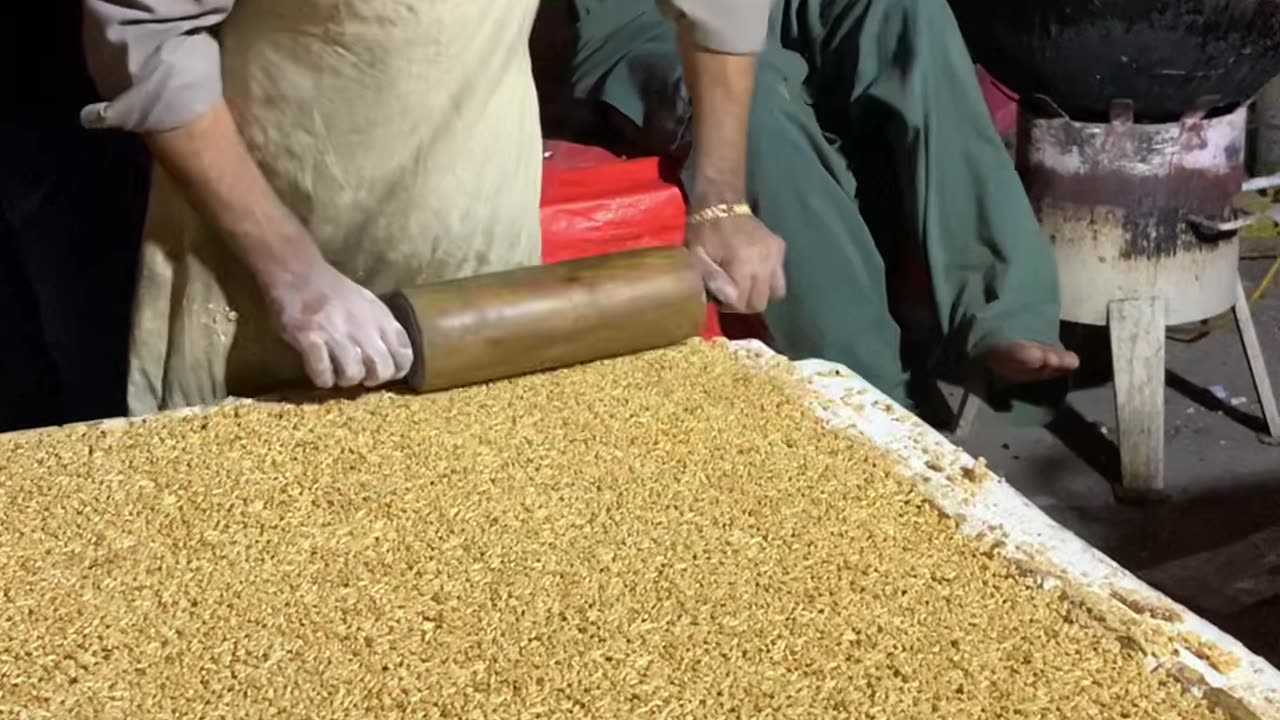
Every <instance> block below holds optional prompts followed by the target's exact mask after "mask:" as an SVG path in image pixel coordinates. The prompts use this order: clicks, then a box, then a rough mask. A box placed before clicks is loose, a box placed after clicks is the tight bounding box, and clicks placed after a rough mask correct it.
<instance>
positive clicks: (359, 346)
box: [267, 258, 413, 388]
mask: <svg viewBox="0 0 1280 720" xmlns="http://www.w3.org/2000/svg"><path fill="white" fill-rule="evenodd" d="M267 302H268V305H269V306H270V308H271V312H272V316H273V318H274V320H275V322H276V326H277V327H278V328H279V330H280V334H281V336H283V337H284V339H285V341H286V342H288V343H289V344H290V345H292V346H293V348H294V349H295V350H297V351H298V354H299V355H301V356H302V362H303V365H304V366H305V367H306V370H307V376H308V377H309V378H311V382H312V383H313V384H314V385H315V386H316V387H318V388H331V387H334V386H335V385H336V386H338V387H354V386H356V385H363V386H365V387H376V386H378V385H383V384H385V383H388V382H391V381H392V380H399V379H401V378H403V377H404V376H405V375H406V374H407V373H408V372H409V366H410V365H411V364H412V363H413V347H412V346H411V345H410V344H409V336H408V334H406V333H405V331H404V328H402V327H401V326H400V324H399V323H398V322H396V319H395V317H393V316H392V315H391V311H390V310H389V309H387V306H386V305H385V304H383V302H382V301H381V300H379V299H378V298H377V297H375V296H374V295H373V293H371V292H369V291H368V290H366V289H365V288H363V287H361V286H360V285H358V284H356V283H355V282H353V281H351V280H350V279H348V278H347V277H346V276H345V275H343V274H342V273H340V272H338V271H337V270H336V269H334V267H333V266H332V265H329V264H328V263H327V262H325V261H324V260H322V259H319V258H317V259H316V261H315V262H314V263H312V267H311V268H309V269H307V270H306V271H304V272H302V273H290V274H289V275H288V276H286V278H285V279H283V280H277V281H273V282H272V284H271V286H269V287H268V288H267Z"/></svg>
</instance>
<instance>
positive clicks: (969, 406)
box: [951, 390, 979, 440]
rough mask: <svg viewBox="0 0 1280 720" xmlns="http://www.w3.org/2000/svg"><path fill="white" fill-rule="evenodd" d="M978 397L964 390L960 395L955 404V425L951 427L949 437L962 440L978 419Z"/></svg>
mask: <svg viewBox="0 0 1280 720" xmlns="http://www.w3.org/2000/svg"><path fill="white" fill-rule="evenodd" d="M978 409H979V406H978V398H976V397H974V395H973V393H972V392H971V391H969V390H965V391H964V392H963V393H962V394H961V395H960V402H959V404H958V405H956V410H955V415H956V418H955V425H954V426H953V427H952V428H951V438H952V439H953V440H963V439H964V437H965V436H966V435H968V434H969V431H970V430H972V429H973V425H974V423H975V422H977V419H978Z"/></svg>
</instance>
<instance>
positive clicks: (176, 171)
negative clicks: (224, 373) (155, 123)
mask: <svg viewBox="0 0 1280 720" xmlns="http://www.w3.org/2000/svg"><path fill="white" fill-rule="evenodd" d="M146 138H147V144H148V145H149V146H150V148H151V151H152V153H153V154H154V155H155V157H156V159H157V160H158V161H159V162H160V164H161V165H162V166H163V167H164V168H165V169H166V170H167V171H168V172H169V174H170V175H172V176H173V178H174V179H175V180H176V181H177V182H178V183H179V185H180V186H181V187H182V188H183V189H184V191H185V193H186V196H187V198H188V199H189V200H190V202H191V203H192V204H193V205H194V206H195V207H196V208H197V210H199V211H200V212H201V213H203V214H204V215H205V216H206V217H207V218H208V219H209V220H210V221H211V222H213V223H214V225H215V226H216V227H217V228H218V229H219V230H220V231H221V233H222V235H223V237H224V238H226V240H227V242H228V243H229V244H230V245H231V248H232V250H233V251H234V252H235V253H236V254H237V255H238V256H239V257H240V258H241V260H242V261H243V262H244V263H245V264H246V265H247V266H248V267H249V269H250V270H251V271H252V272H253V274H254V276H255V277H256V278H258V280H259V282H260V283H262V284H264V285H266V286H270V285H272V284H274V282H273V281H274V280H276V279H287V277H288V276H290V275H292V274H294V273H298V272H301V271H303V270H305V269H307V268H309V267H310V266H311V264H312V263H314V262H315V261H317V260H318V258H319V252H318V251H317V249H316V247H315V244H314V242H313V241H312V240H311V237H310V234H309V233H308V232H307V231H306V229H305V228H304V227H303V226H302V224H301V223H299V222H298V220H297V218H296V217H295V216H294V215H293V213H292V212H290V211H289V209H288V208H287V207H285V205H284V203H283V202H281V200H280V198H279V197H278V196H277V195H276V193H275V191H274V190H272V188H271V186H270V185H269V184H268V183H267V180H266V178H265V177H264V176H263V174H262V171H261V170H259V168H258V165H257V163H256V162H255V161H254V159H253V156H252V155H250V153H249V150H248V148H247V147H246V146H245V144H244V141H243V140H242V139H241V137H240V133H239V130H238V129H237V128H236V124H235V120H234V119H233V118H232V116H231V113H230V111H229V110H228V109H227V106H226V104H225V103H224V102H222V101H218V102H217V103H216V104H215V105H214V107H213V108H212V109H211V110H209V111H208V112H205V113H204V114H202V115H200V116H199V117H197V118H196V119H195V120H194V121H192V122H190V123H187V124H186V125H184V126H182V127H180V128H177V129H175V130H168V131H164V132H157V133H151V134H149V135H147V136H146ZM265 289H266V288H264V290H265Z"/></svg>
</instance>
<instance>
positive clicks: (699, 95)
mask: <svg viewBox="0 0 1280 720" xmlns="http://www.w3.org/2000/svg"><path fill="white" fill-rule="evenodd" d="M757 10H760V11H762V12H764V13H765V14H767V13H768V8H767V6H764V7H761V8H757ZM762 27H763V25H762ZM677 32H678V35H679V40H680V54H681V57H682V58H683V60H684V77H685V83H686V84H687V85H688V86H689V92H690V94H691V96H692V99H693V154H692V156H691V158H690V162H691V163H692V164H693V175H694V177H693V180H692V187H691V188H689V191H690V208H691V209H692V210H693V211H694V215H693V216H691V217H690V222H689V224H688V226H687V230H686V243H687V244H688V246H689V249H690V251H691V252H692V253H693V256H694V259H695V260H697V261H698V262H699V263H700V264H701V265H702V274H703V278H704V280H705V282H706V285H707V290H709V291H710V292H711V294H712V295H714V296H715V297H716V298H717V299H719V300H720V302H721V304H722V306H723V308H724V309H725V310H728V311H730V312H740V313H758V312H762V311H763V310H764V309H765V306H766V305H768V304H769V300H770V299H775V300H776V299H778V298H781V297H782V296H783V295H784V294H785V293H786V281H785V280H784V278H783V274H782V260H783V255H784V254H785V252H786V248H785V246H784V244H783V242H782V239H781V238H779V237H778V236H777V235H774V234H773V233H772V232H770V231H769V229H768V228H766V227H765V226H764V225H763V224H762V223H761V222H760V221H759V220H756V219H755V218H754V217H752V216H750V214H747V213H746V212H744V213H743V214H741V215H737V214H734V215H730V216H728V217H709V218H702V217H697V215H698V213H699V212H700V211H703V210H708V209H715V208H726V207H733V206H740V205H741V204H742V202H743V200H744V199H745V198H746V194H747V193H746V190H747V182H746V165H747V137H748V129H747V123H748V117H749V115H750V111H751V96H752V93H753V92H754V89H755V74H756V59H755V56H754V55H734V54H729V53H724V52H716V51H714V50H711V49H709V48H706V47H703V46H701V45H699V44H698V42H697V39H696V37H695V27H694V24H693V22H692V21H691V20H690V19H689V18H688V17H681V18H680V19H678V20H677Z"/></svg>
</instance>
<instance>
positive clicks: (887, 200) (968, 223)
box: [572, 0, 1059, 420]
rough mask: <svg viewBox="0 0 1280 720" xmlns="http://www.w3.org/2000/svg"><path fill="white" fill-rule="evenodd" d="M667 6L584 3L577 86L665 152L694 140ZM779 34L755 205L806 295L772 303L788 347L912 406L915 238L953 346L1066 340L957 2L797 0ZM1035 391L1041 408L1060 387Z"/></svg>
mask: <svg viewBox="0 0 1280 720" xmlns="http://www.w3.org/2000/svg"><path fill="white" fill-rule="evenodd" d="M652 6H653V3H642V2H636V1H635V0H577V11H578V18H577V28H578V41H577V53H576V57H575V60H574V63H573V67H572V84H573V91H574V94H575V95H576V96H577V97H578V98H581V99H588V100H597V101H603V102H605V103H607V104H609V105H612V106H613V107H614V108H616V109H617V110H618V111H620V112H621V113H622V114H624V115H626V116H627V117H629V118H630V119H631V120H632V121H633V122H634V123H635V124H636V125H637V126H639V127H641V128H642V129H643V130H644V133H643V135H642V136H643V137H647V138H651V139H652V138H658V140H656V141H653V144H656V145H657V146H656V147H651V149H652V150H654V151H663V150H667V149H675V148H678V147H679V146H680V145H681V144H682V143H686V142H687V141H688V136H689V129H690V126H689V117H690V114H691V107H690V103H689V98H688V93H687V91H686V90H685V89H684V86H683V82H682V80H681V68H680V60H679V55H678V51H677V48H676V45H675V38H674V33H673V31H672V28H671V26H670V24H669V23H667V22H665V20H664V19H663V18H662V17H661V16H660V15H659V14H658V13H657V12H656V11H653V10H651V9H650V8H651V7H652ZM770 33H771V36H770V41H769V44H768V47H767V49H766V51H765V52H764V53H763V54H762V56H761V57H760V61H759V70H758V77H757V83H756V96H755V101H754V106H753V109H752V115H751V132H750V146H749V163H748V168H749V169H748V193H749V198H748V200H749V201H750V203H751V204H752V206H753V207H754V208H755V209H756V212H757V214H758V215H759V217H760V219H761V220H762V221H763V222H764V223H765V224H766V225H768V226H769V227H770V228H771V229H772V230H773V231H774V232H776V233H778V235H780V236H781V237H782V238H783V239H784V240H785V241H786V243H787V258H786V275H787V288H788V295H787V297H786V299H785V300H782V301H780V302H777V303H775V304H773V305H771V306H770V308H769V309H768V311H767V313H766V321H767V323H768V326H769V329H770V331H771V333H772V334H773V336H774V341H775V343H776V345H777V347H778V349H779V350H780V351H781V352H783V353H785V354H787V355H788V356H791V357H821V358H825V359H828V360H833V361H836V362H840V363H842V364H845V365H847V366H848V367H850V368H851V369H853V370H854V371H855V372H857V373H858V374H860V375H862V376H863V377H864V378H866V379H867V380H868V381H869V382H871V383H872V384H873V385H875V386H876V387H878V388H879V389H880V390H882V391H883V392H885V393H886V394H888V395H889V396H891V397H893V398H894V399H895V400H898V401H899V402H904V403H905V402H906V401H907V391H906V390H907V379H908V373H907V369H906V366H905V364H904V361H903V353H902V345H903V343H902V338H901V334H902V331H901V329H900V327H899V325H898V323H897V322H896V321H895V318H894V317H893V315H891V313H890V293H889V290H890V288H889V287H888V279H887V276H886V262H892V261H894V260H896V259H898V258H900V257H901V256H902V254H903V251H904V250H905V249H907V247H908V246H907V245H906V243H915V244H916V245H915V247H916V248H919V250H920V251H921V254H922V255H923V257H924V259H925V261H926V264H927V266H928V270H929V278H930V280H931V283H932V286H933V296H934V305H935V307H934V310H935V311H936V321H937V324H938V326H939V327H940V328H941V329H942V331H943V334H944V337H945V338H946V342H945V347H947V348H952V349H954V350H956V351H957V352H955V353H949V355H950V356H951V357H952V358H953V359H954V358H957V356H959V357H962V358H973V357H976V356H978V355H980V354H981V353H982V352H983V351H984V350H986V349H989V348H991V347H992V346H995V345H998V344H1001V343H1006V342H1009V341H1012V340H1032V341H1037V342H1041V343H1046V344H1051V345H1057V344H1058V327H1059V325H1058V309H1059V308H1058V289H1057V272H1056V269H1055V267H1054V260H1053V254H1052V249H1051V247H1050V245H1049V244H1048V241H1047V240H1046V239H1045V238H1044V236H1043V234H1042V232H1041V230H1040V227H1039V224H1038V223H1037V221H1036V218H1035V216H1034V214H1033V212H1032V209H1031V206H1030V204H1029V202H1028V201H1027V199H1026V196H1025V194H1024V192H1023V188H1022V185H1021V183H1020V182H1019V179H1018V176H1017V174H1016V173H1015V171H1014V168H1013V165H1012V162H1011V161H1010V159H1009V156H1008V153H1007V151H1006V149H1005V148H1004V146H1003V143H1002V142H1001V139H1000V138H999V136H998V135H997V133H996V131H995V129H994V127H993V126H992V122H991V118H990V115H989V113H988V110H987V107H986V104H985V102H984V101H983V98H982V93H981V90H980V89H979V86H978V81H977V78H976V76H975V73H974V69H973V62H972V60H971V59H970V57H969V55H968V52H967V51H966V49H965V46H964V42H963V40H962V38H961V36H960V32H959V29H958V28H957V26H956V24H955V20H954V18H953V17H952V15H951V11H950V9H949V8H948V6H947V3H946V0H779V2H778V3H777V5H776V6H775V9H774V12H773V17H772V22H771V30H770ZM664 144H665V145H666V147H663V146H662V145H664ZM685 177H686V180H689V179H690V178H691V177H692V169H691V168H686V176H685ZM873 230H874V232H873ZM1023 390H1026V391H1028V392H1026V393H1024V395H1023V398H1021V399H1022V400H1023V401H1024V402H1022V403H1021V404H1022V405H1023V406H1024V407H1028V406H1027V403H1026V402H1025V401H1027V400H1029V401H1030V404H1031V405H1042V406H1043V405H1046V404H1052V402H1053V398H1055V396H1056V395H1057V394H1056V393H1053V392H1046V390H1047V388H1039V389H1036V388H1023ZM1016 399H1017V398H1015V400H1016ZM1015 404H1018V403H1015ZM1028 409H1030V408H1028ZM1021 415H1022V417H1023V419H1027V420H1030V419H1031V418H1032V417H1033V416H1038V419H1040V420H1044V419H1047V417H1048V416H1047V415H1044V414H1043V413H1030V414H1027V413H1023V414H1021Z"/></svg>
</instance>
